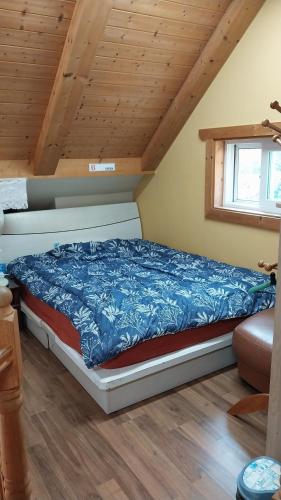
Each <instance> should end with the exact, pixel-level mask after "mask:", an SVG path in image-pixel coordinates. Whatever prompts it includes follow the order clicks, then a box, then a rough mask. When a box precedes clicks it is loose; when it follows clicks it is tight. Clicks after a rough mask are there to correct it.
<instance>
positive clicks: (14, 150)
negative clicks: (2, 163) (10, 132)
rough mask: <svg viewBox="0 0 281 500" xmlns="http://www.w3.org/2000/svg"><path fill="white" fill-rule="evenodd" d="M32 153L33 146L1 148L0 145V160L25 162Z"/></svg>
mask: <svg viewBox="0 0 281 500" xmlns="http://www.w3.org/2000/svg"><path fill="white" fill-rule="evenodd" d="M32 152H33V146H23V145H20V146H17V145H13V146H1V145H0V158H1V160H26V159H29V158H30V157H31V155H32Z"/></svg>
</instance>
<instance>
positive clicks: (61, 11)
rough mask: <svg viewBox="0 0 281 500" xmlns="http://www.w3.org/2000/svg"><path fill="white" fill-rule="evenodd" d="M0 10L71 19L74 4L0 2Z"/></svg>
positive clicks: (38, 0) (30, 0)
mask: <svg viewBox="0 0 281 500" xmlns="http://www.w3.org/2000/svg"><path fill="white" fill-rule="evenodd" d="M0 9H6V10H15V11H19V12H25V13H29V14H41V15H43V16H52V17H56V18H59V17H61V16H62V17H63V18H64V19H71V17H72V13H73V9H74V3H73V2H70V1H68V0H47V1H42V0H12V2H11V0H0Z"/></svg>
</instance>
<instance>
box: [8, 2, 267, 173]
mask: <svg viewBox="0 0 281 500" xmlns="http://www.w3.org/2000/svg"><path fill="white" fill-rule="evenodd" d="M262 3H263V0H77V5H75V0H0V160H30V161H31V162H33V164H34V172H35V173H36V174H38V175H39V174H53V173H55V170H56V167H57V164H58V160H59V159H60V158H71V159H73V158H77V159H85V158H93V159H99V160H100V161H102V160H103V159H104V158H130V157H132V158H141V157H143V158H144V159H145V165H144V167H145V168H146V169H148V170H149V169H153V168H155V167H156V166H157V165H158V163H159V161H160V160H161V158H162V157H163V155H164V154H165V152H166V150H167V149H168V147H169V145H170V144H171V142H172V141H173V140H174V139H175V137H176V134H177V133H178V132H179V129H180V128H181V126H182V125H183V123H184V121H185V119H186V118H187V117H188V116H189V114H190V113H191V112H192V110H193V109H194V107H195V106H196V104H197V102H198V101H199V100H200V98H201V97H202V95H203V93H204V92H205V90H206V88H207V87H208V86H209V84H210V83H211V81H212V80H213V78H214V76H215V75H216V74H217V72H218V71H219V69H220V67H221V66H222V65H223V63H224V62H225V60H226V59H227V57H228V55H229V53H230V52H231V51H232V49H233V48H234V46H235V45H236V43H237V41H238V40H239V37H240V36H241V35H242V34H243V33H244V31H245V29H246V28H247V26H248V25H249V23H250V22H251V20H252V19H253V17H254V16H255V14H256V13H257V11H258V10H259V8H260V7H261V5H262ZM241 16H242V17H241ZM71 20H72V21H71ZM210 66H211V67H212V70H208V68H209V67H210ZM194 73H195V74H196V82H198V89H199V90H198V92H197V94H196V85H195V87H194V81H195V80H194V76H193V75H194ZM191 80H193V81H192V85H193V86H192V85H191V83H190V84H189V83H188V82H189V81H191ZM196 82H195V83H196ZM187 84H188V85H189V87H188V89H189V96H188V99H189V101H190V88H192V92H193V93H194V96H191V97H192V98H193V102H192V105H190V102H188V103H187V101H186V99H187V94H186V92H185V93H184V92H183V90H184V89H185V90H187V89H186V85H187ZM181 95H182V98H180V101H179V102H177V99H178V98H179V96H181ZM184 96H185V98H184ZM175 103H177V108H176V110H175ZM185 105H187V108H188V109H187V111H185ZM173 110H174V111H173ZM171 113H172V118H173V119H172V121H171ZM175 117H177V119H176V123H175V121H174V119H175ZM162 129H163V132H161V130H162ZM164 129H165V130H164ZM159 130H160V132H159ZM167 130H168V134H167ZM159 134H160V135H159ZM165 134H166V135H165ZM158 135H159V137H158ZM163 137H164V139H163ZM154 148H155V149H156V150H157V151H158V154H154Z"/></svg>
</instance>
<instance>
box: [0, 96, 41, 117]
mask: <svg viewBox="0 0 281 500" xmlns="http://www.w3.org/2000/svg"><path fill="white" fill-rule="evenodd" d="M46 105H47V104H46V103H45V104H39V103H36V104H35V105H34V103H28V104H22V103H15V102H1V92H0V109H1V113H2V114H3V115H21V116H23V115H24V116H37V115H39V116H40V117H42V116H43V115H44V112H45V110H46Z"/></svg>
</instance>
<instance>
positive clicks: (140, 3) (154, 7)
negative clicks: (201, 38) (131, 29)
mask: <svg viewBox="0 0 281 500" xmlns="http://www.w3.org/2000/svg"><path fill="white" fill-rule="evenodd" d="M214 5H215V0H214ZM113 7H114V8H115V9H119V10H128V11H130V12H135V13H138V14H148V15H153V16H157V17H163V18H167V19H174V20H176V21H187V22H189V23H198V24H205V25H206V26H213V27H214V28H215V27H216V25H217V24H218V22H219V20H220V18H221V16H222V14H223V12H221V11H216V10H209V9H205V8H201V7H197V6H196V5H195V6H192V5H191V6H189V8H187V7H186V5H181V4H180V3H179V2H174V1H173V0H172V1H167V0H158V1H157V2H152V1H151V0H114V3H113Z"/></svg>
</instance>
